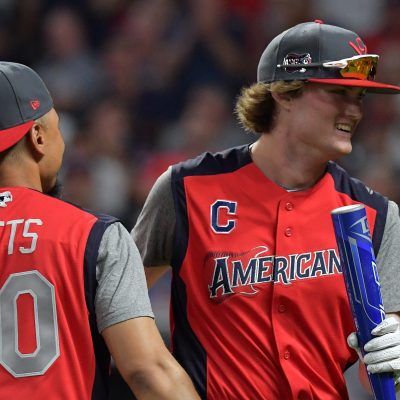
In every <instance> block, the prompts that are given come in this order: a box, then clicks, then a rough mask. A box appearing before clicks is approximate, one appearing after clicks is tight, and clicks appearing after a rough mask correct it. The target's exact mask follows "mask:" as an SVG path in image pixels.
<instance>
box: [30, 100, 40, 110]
mask: <svg viewBox="0 0 400 400" xmlns="http://www.w3.org/2000/svg"><path fill="white" fill-rule="evenodd" d="M31 107H32V108H33V109H34V110H37V109H38V108H39V107H40V101H39V100H32V101H31Z"/></svg>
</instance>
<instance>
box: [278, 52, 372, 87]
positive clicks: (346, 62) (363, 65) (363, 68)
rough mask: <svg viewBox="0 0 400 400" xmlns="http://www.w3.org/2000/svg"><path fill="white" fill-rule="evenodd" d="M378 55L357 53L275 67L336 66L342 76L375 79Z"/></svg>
mask: <svg viewBox="0 0 400 400" xmlns="http://www.w3.org/2000/svg"><path fill="white" fill-rule="evenodd" d="M378 60H379V56H378V55H376V54H368V55H359V56H354V57H350V58H343V59H342V60H338V61H326V62H323V63H309V64H289V65H285V64H278V65H277V68H284V69H288V70H291V69H299V68H304V69H307V68H318V67H324V68H337V69H339V73H340V75H341V76H342V77H343V78H353V79H367V80H370V81H373V80H374V79H375V75H376V70H377V66H378Z"/></svg>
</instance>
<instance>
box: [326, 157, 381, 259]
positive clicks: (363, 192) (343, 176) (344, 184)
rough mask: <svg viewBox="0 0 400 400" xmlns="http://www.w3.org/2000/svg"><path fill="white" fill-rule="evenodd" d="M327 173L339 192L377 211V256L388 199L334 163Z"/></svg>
mask: <svg viewBox="0 0 400 400" xmlns="http://www.w3.org/2000/svg"><path fill="white" fill-rule="evenodd" d="M327 172H328V173H329V174H330V175H331V176H332V178H333V180H334V182H335V189H336V191H337V192H340V193H344V194H346V195H348V196H349V197H351V198H352V199H353V200H355V201H358V202H360V203H363V204H365V205H366V206H368V207H371V208H373V209H375V210H376V221H375V228H374V232H373V234H372V243H373V247H374V252H375V255H377V254H378V251H379V248H380V245H381V242H382V237H383V232H384V229H385V224H386V216H387V211H388V204H389V200H388V198H387V197H385V196H383V195H381V194H380V193H378V192H375V191H373V190H372V189H370V188H369V187H368V186H366V185H365V184H364V183H363V182H361V181H360V180H359V179H356V178H353V177H351V176H350V175H349V174H348V173H347V172H346V171H345V170H344V169H343V168H342V167H340V166H339V165H338V164H336V163H335V162H333V161H331V162H329V164H328V170H327Z"/></svg>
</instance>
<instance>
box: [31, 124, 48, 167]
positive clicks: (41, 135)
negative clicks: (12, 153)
mask: <svg viewBox="0 0 400 400" xmlns="http://www.w3.org/2000/svg"><path fill="white" fill-rule="evenodd" d="M27 141H28V143H29V147H30V149H31V150H32V152H33V154H34V155H35V156H36V157H37V158H38V159H40V158H42V157H43V156H44V154H45V129H44V125H43V123H42V122H41V120H40V119H39V120H37V121H35V122H34V123H33V125H32V127H31V129H30V130H29V132H28V133H27Z"/></svg>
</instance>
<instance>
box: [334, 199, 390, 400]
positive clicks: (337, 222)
mask: <svg viewBox="0 0 400 400" xmlns="http://www.w3.org/2000/svg"><path fill="white" fill-rule="evenodd" d="M331 217H332V222H333V228H334V231H335V236H336V242H337V246H338V250H339V257H340V263H341V267H342V273H343V278H344V281H345V285H346V289H347V295H348V298H349V302H350V306H351V311H352V314H353V318H354V322H355V325H356V331H357V336H358V342H359V345H360V350H361V353H362V354H363V355H364V354H365V352H364V345H365V344H366V343H367V342H368V341H369V340H371V339H372V338H373V335H372V334H371V330H372V329H373V328H375V327H376V326H377V325H378V324H379V323H380V322H382V321H383V320H384V318H385V312H384V309H383V302H382V296H381V290H380V285H379V277H378V272H377V268H376V259H375V255H374V249H373V247H372V240H371V234H370V230H369V226H368V220H367V215H366V212H365V207H364V206H363V205H362V204H355V205H350V206H344V207H339V208H336V209H334V210H332V212H331ZM367 372H368V371H367ZM368 378H369V382H370V385H371V389H372V392H373V395H374V397H375V400H396V392H395V387H394V379H393V375H392V374H390V373H381V374H370V373H368Z"/></svg>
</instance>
